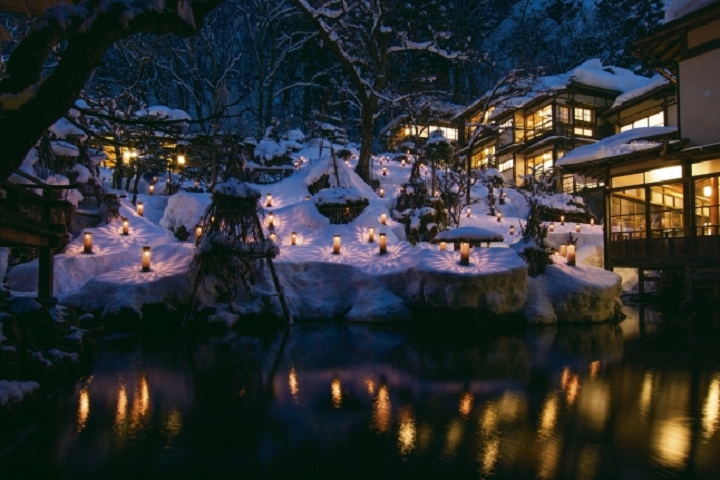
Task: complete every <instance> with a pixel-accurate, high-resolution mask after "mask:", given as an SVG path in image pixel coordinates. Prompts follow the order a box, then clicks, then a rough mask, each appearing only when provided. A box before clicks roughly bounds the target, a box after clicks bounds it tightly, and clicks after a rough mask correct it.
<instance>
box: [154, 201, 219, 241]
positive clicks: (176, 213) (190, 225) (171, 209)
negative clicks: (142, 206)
mask: <svg viewBox="0 0 720 480" xmlns="http://www.w3.org/2000/svg"><path fill="white" fill-rule="evenodd" d="M210 201H211V200H210V194H209V193H189V192H178V193H176V194H175V195H173V196H171V197H170V198H169V199H168V205H167V208H166V209H165V213H164V214H163V216H162V218H161V219H160V226H161V227H163V228H167V229H168V230H170V231H173V232H174V231H176V230H177V229H178V228H179V227H181V226H183V227H185V229H186V230H187V231H188V232H192V231H194V229H195V226H196V225H197V224H198V222H199V221H200V217H201V216H202V214H203V213H204V212H205V209H206V208H207V207H208V205H210Z"/></svg>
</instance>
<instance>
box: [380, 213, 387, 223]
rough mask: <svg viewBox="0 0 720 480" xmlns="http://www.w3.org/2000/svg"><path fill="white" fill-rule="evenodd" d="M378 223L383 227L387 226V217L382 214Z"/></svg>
mask: <svg viewBox="0 0 720 480" xmlns="http://www.w3.org/2000/svg"><path fill="white" fill-rule="evenodd" d="M380 223H382V224H383V225H387V215H385V214H384V213H383V214H382V215H380Z"/></svg>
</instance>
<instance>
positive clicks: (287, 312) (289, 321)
mask: <svg viewBox="0 0 720 480" xmlns="http://www.w3.org/2000/svg"><path fill="white" fill-rule="evenodd" d="M253 215H254V222H255V228H257V231H258V235H260V241H261V242H264V241H265V233H264V232H263V229H262V224H261V223H260V219H259V218H258V216H257V212H255V213H254V214H253ZM266 260H267V264H268V269H269V270H270V276H271V277H272V280H273V284H274V285H275V291H276V292H277V294H278V300H280V308H281V309H282V312H283V316H284V317H285V322H286V323H287V324H288V325H292V324H293V323H295V322H294V321H293V318H292V314H291V313H290V309H289V308H288V306H287V302H286V301H285V291H284V289H283V287H282V285H280V279H279V278H278V276H277V272H276V271H275V265H274V264H273V261H272V257H269V256H268V257H266Z"/></svg>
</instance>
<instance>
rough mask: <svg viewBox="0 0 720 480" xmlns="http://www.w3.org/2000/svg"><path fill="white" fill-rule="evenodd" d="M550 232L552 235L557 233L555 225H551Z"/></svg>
mask: <svg viewBox="0 0 720 480" xmlns="http://www.w3.org/2000/svg"><path fill="white" fill-rule="evenodd" d="M548 230H550V233H553V232H554V231H555V223H550V228H549V229H548Z"/></svg>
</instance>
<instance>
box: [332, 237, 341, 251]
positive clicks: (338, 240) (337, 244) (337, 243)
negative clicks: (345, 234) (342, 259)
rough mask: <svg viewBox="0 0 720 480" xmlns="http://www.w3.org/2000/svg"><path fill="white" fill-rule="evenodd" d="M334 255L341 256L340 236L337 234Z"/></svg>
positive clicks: (334, 241)
mask: <svg viewBox="0 0 720 480" xmlns="http://www.w3.org/2000/svg"><path fill="white" fill-rule="evenodd" d="M332 253H333V254H335V255H339V254H340V235H338V234H335V235H334V236H333V252H332Z"/></svg>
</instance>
